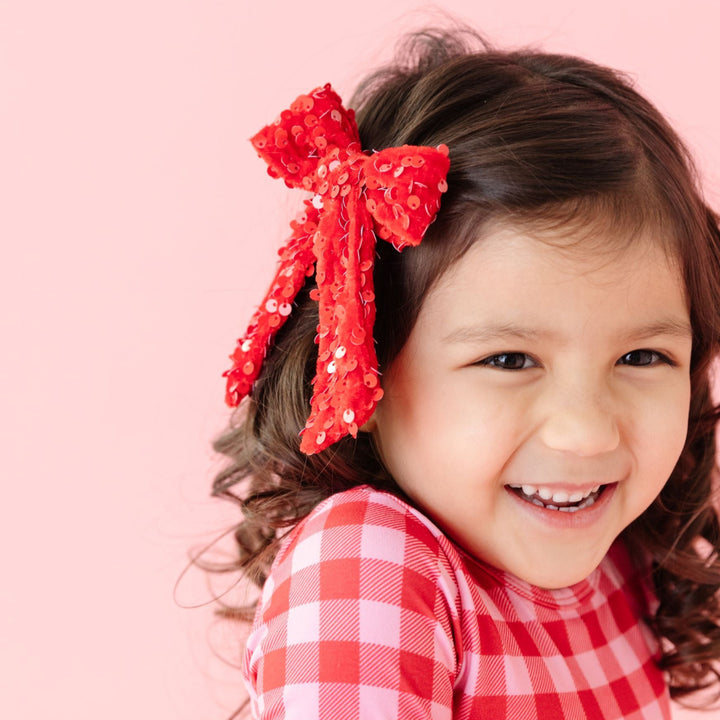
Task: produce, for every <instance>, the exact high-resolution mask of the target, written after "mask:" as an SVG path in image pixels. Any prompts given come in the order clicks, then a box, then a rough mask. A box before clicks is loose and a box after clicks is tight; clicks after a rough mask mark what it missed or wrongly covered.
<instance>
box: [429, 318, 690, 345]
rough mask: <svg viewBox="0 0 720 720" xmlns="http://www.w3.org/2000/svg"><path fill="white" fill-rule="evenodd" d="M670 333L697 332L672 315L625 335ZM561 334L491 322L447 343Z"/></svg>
mask: <svg viewBox="0 0 720 720" xmlns="http://www.w3.org/2000/svg"><path fill="white" fill-rule="evenodd" d="M663 335H665V336H670V337H676V338H681V339H683V340H685V339H688V340H689V339H692V336H693V331H692V327H691V326H690V324H689V323H688V322H687V321H685V320H682V319H680V318H674V317H669V318H665V319H662V320H658V321H655V322H651V323H648V324H645V325H639V326H637V327H635V328H630V329H628V331H627V332H625V333H623V334H622V335H621V337H622V339H623V340H626V341H631V340H645V339H648V338H653V337H658V336H663ZM559 336H560V334H559V333H558V332H556V331H554V330H552V329H550V328H548V329H536V328H530V327H524V326H522V325H517V324H515V323H493V324H490V325H469V326H464V327H459V328H457V329H455V330H453V331H452V332H450V333H448V334H447V335H446V336H445V337H444V338H443V339H442V341H443V342H446V343H483V342H491V341H494V340H503V339H508V338H509V339H513V340H528V341H531V340H539V339H541V338H542V339H546V340H556V339H558V338H559Z"/></svg>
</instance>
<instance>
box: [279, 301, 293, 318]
mask: <svg viewBox="0 0 720 720" xmlns="http://www.w3.org/2000/svg"><path fill="white" fill-rule="evenodd" d="M278 312H279V313H280V314H281V315H282V316H283V317H287V316H288V315H289V314H290V313H291V312H292V305H290V303H282V304H281V305H280V306H279V307H278Z"/></svg>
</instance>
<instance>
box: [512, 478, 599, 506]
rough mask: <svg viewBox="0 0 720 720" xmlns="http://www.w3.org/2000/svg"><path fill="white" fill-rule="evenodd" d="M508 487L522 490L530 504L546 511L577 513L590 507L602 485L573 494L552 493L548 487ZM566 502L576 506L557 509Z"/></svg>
mask: <svg viewBox="0 0 720 720" xmlns="http://www.w3.org/2000/svg"><path fill="white" fill-rule="evenodd" d="M508 487H511V488H513V489H515V490H522V492H523V494H524V495H525V496H526V498H527V499H528V500H530V502H532V503H533V504H534V505H538V506H540V507H544V508H546V509H548V510H560V511H562V512H577V511H578V510H582V509H583V508H586V507H590V505H592V504H593V503H594V502H595V500H596V499H597V498H596V497H593V496H594V494H595V493H597V492H598V491H599V490H600V488H601V487H602V485H595V486H594V487H592V488H590V490H586V491H582V490H575V491H574V492H568V491H566V490H555V491H553V490H552V489H550V488H548V487H542V486H537V485H518V484H510V485H509V486H508ZM568 502H570V503H578V504H576V505H573V506H570V507H559V505H560V504H563V503H568Z"/></svg>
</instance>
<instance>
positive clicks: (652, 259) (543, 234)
mask: <svg viewBox="0 0 720 720" xmlns="http://www.w3.org/2000/svg"><path fill="white" fill-rule="evenodd" d="M466 256H467V258H468V259H467V260H466V262H465V263H463V259H464V258H465V257H466ZM474 256H481V257H482V258H484V260H485V261H486V262H488V263H490V264H497V263H500V261H504V262H505V265H506V266H507V267H508V268H509V269H513V266H517V269H520V268H522V267H523V266H524V265H528V264H531V265H533V266H534V267H535V266H540V267H545V266H547V267H548V268H552V269H554V270H556V271H558V272H560V273H562V272H565V273H568V274H571V275H575V274H578V273H580V274H583V275H596V276H598V278H600V277H601V276H602V275H603V272H604V271H606V272H610V271H611V272H612V274H614V275H622V274H632V272H633V271H634V270H636V269H637V268H638V267H642V266H646V265H648V264H662V265H665V266H667V267H668V268H670V269H671V270H672V271H674V272H676V273H677V274H678V275H680V274H681V268H682V262H681V259H680V258H679V256H678V253H677V252H676V250H675V243H674V241H673V240H672V238H670V237H669V236H668V235H667V233H663V232H662V231H661V230H657V229H655V228H653V227H649V226H645V227H639V228H632V229H624V228H620V227H614V226H613V225H612V224H605V223H602V222H592V223H588V224H586V225H579V224H577V223H571V224H559V223H558V224H552V225H549V224H547V223H539V222H533V221H523V222H512V221H509V220H506V219H497V220H493V221H491V222H489V223H488V224H487V225H486V226H485V227H483V229H482V231H481V232H480V233H478V237H477V240H476V241H475V242H474V243H472V244H471V245H470V247H469V248H468V250H467V252H466V253H465V254H464V255H463V256H461V257H460V258H459V259H458V261H456V262H455V263H453V265H451V266H450V267H449V269H448V272H449V273H450V274H453V273H455V274H457V273H458V272H462V268H463V266H464V265H468V264H470V263H473V262H475V261H476V259H473V258H474ZM508 261H509V262H508Z"/></svg>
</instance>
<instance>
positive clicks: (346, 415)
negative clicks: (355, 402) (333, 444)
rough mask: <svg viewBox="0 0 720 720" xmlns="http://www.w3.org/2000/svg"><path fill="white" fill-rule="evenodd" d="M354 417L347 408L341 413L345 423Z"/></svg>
mask: <svg viewBox="0 0 720 720" xmlns="http://www.w3.org/2000/svg"><path fill="white" fill-rule="evenodd" d="M354 419H355V413H354V412H353V411H352V410H350V409H349V408H348V409H347V410H346V411H345V412H344V413H343V420H344V421H345V422H346V423H351V422H352V421H353V420H354Z"/></svg>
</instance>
